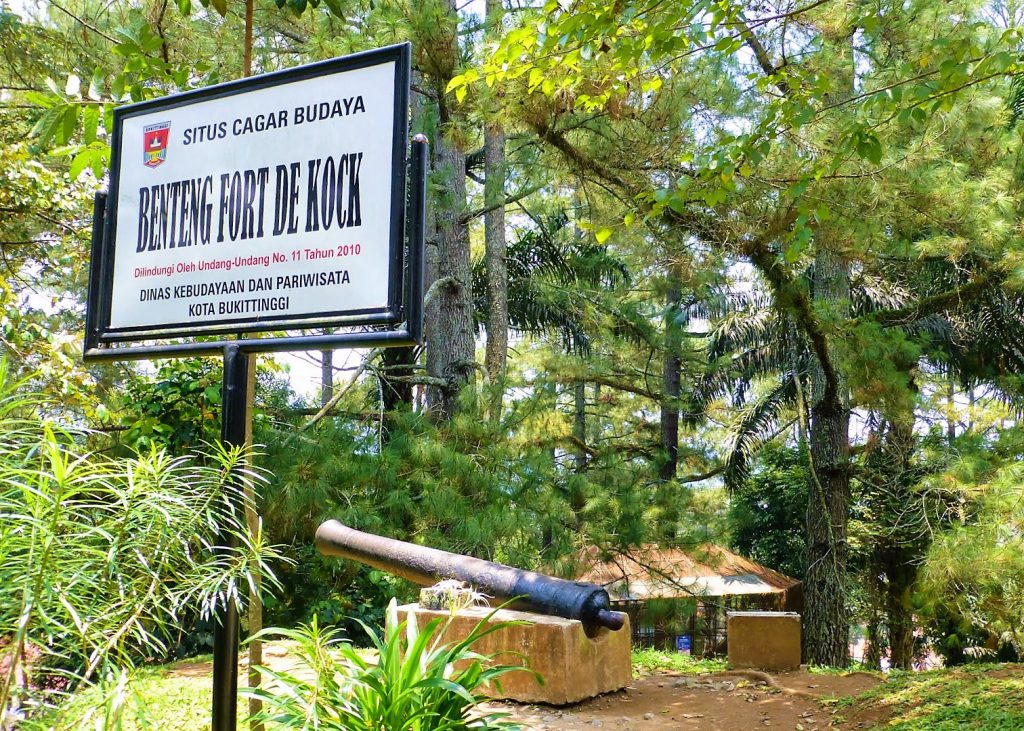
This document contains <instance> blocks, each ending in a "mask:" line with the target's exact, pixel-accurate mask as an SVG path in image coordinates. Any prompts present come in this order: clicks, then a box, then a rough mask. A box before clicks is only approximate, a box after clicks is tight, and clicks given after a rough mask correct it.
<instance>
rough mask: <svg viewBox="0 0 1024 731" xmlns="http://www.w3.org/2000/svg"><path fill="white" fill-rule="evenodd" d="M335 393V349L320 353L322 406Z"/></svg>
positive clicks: (321, 406)
mask: <svg viewBox="0 0 1024 731" xmlns="http://www.w3.org/2000/svg"><path fill="white" fill-rule="evenodd" d="M324 332H325V333H326V332H327V331H326V330H325V331H324ZM333 395H334V351H333V350H324V351H322V352H321V353H320V408H323V407H324V406H326V405H327V402H328V401H330V400H331V396H333Z"/></svg>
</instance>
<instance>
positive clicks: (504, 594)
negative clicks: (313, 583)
mask: <svg viewBox="0 0 1024 731" xmlns="http://www.w3.org/2000/svg"><path fill="white" fill-rule="evenodd" d="M316 547H317V548H318V549H319V550H320V553H322V554H324V555H326V556H339V557H341V558H348V559H352V560H353V561H359V562H360V563H364V564H366V565H368V566H373V567H374V568H377V569H381V570H382V571H387V572H388V573H389V574H394V575H395V576H400V577H401V578H403V579H408V580H409V581H411V582H413V583H415V584H419V585H420V586H430V585H432V584H434V583H436V582H438V581H441V580H443V579H458V580H459V581H465V582H467V583H469V584H472V585H473V586H475V587H477V588H478V589H480V590H481V591H482V592H484V593H485V594H488V595H489V596H492V597H494V598H495V599H498V600H508V599H513V598H514V599H516V606H517V607H518V608H522V609H525V610H527V611H532V612H539V613H541V614H551V615H555V616H558V617H565V618H567V619H578V620H580V621H581V622H583V624H584V625H585V626H587V627H588V628H593V627H607V628H609V629H612V630H617V629H620V628H621V627H622V625H623V623H624V622H625V616H626V615H624V614H623V613H622V612H613V611H612V610H611V605H610V602H609V600H608V592H606V591H605V590H604V589H602V588H601V587H600V586H597V585H596V584H588V583H585V582H582V581H566V580H565V579H556V578H554V577H551V576H544V575H543V574H537V573H534V572H532V571H523V570H522V569H514V568H512V567H511V566H504V565H502V564H500V563H494V562H492V561H484V560H483V559H479V558H473V557H471V556H462V555H460V554H457V553H449V552H448V551H439V550H437V549H436V548H427V547H425V546H417V545H415V544H413V543H406V542H405V541H396V540H395V539H393V538H385V537H384V536H377V535H373V534H372V533H363V532H362V531H358V530H355V529H353V528H349V527H348V526H346V525H342V524H341V523H339V522H338V521H336V520H328V521H327V522H326V523H324V524H323V525H321V526H320V527H319V528H318V529H317V532H316Z"/></svg>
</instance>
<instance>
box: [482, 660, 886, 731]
mask: <svg viewBox="0 0 1024 731" xmlns="http://www.w3.org/2000/svg"><path fill="white" fill-rule="evenodd" d="M878 682H879V681H878V679H877V678H875V677H873V676H870V675H867V674H861V673H858V674H854V675H848V676H830V675H811V674H809V673H805V672H796V673H783V674H779V675H773V676H765V675H763V674H759V673H743V674H738V673H729V672H724V673H716V674H713V675H702V676H692V675H690V676H680V675H669V674H655V675H649V676H647V677H644V678H638V679H636V680H635V681H634V682H633V685H631V686H630V687H629V688H627V689H626V690H623V691H620V692H618V693H611V694H609V695H606V696H602V697H601V698H595V699H593V700H590V701H586V702H584V703H580V704H578V705H576V706H571V707H568V708H552V707H545V706H523V705H517V704H511V703H494V704H491V706H490V707H492V708H495V709H498V710H503V711H506V712H508V713H510V714H511V715H512V718H514V719H516V720H517V721H519V722H521V723H523V724H524V725H525V726H527V727H528V728H530V729H534V730H535V731H584V730H586V731H592V730H593V729H594V728H595V727H603V728H606V729H615V731H655V730H657V731H663V730H668V729H673V730H677V729H678V730H679V731H690V730H694V731H695V730H696V729H706V730H707V731H752V730H755V729H762V728H776V729H787V730H789V729H795V730H796V731H814V730H815V729H825V728H828V727H829V725H830V723H831V716H830V715H829V713H828V712H827V711H825V710H824V709H823V708H822V707H821V705H820V704H819V703H818V700H817V699H818V698H824V697H827V696H837V695H852V694H855V693H859V692H862V691H864V690H867V689H868V688H870V687H872V686H873V685H875V684H876V683H878Z"/></svg>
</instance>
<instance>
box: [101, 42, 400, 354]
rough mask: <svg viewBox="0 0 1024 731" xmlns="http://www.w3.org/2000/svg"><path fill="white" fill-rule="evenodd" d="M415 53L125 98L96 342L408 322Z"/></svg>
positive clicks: (391, 52)
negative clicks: (406, 260) (411, 96)
mask: <svg viewBox="0 0 1024 731" xmlns="http://www.w3.org/2000/svg"><path fill="white" fill-rule="evenodd" d="M409 57H410V54H409V46H408V44H405V45H400V46H392V47H389V48H383V49H379V50H376V51H371V52H368V53H363V54H356V55H354V56H348V57H345V58H342V59H336V60H333V61H326V62H323V63H319V64H313V65H309V66H303V67H299V68H296V69H290V70H286V71H282V72H277V73H272V74H265V75H262V76H259V77H254V78H252V79H245V80H242V81H238V82H232V83H228V84H221V85H219V86H214V87H210V88H207V89H201V90H198V91H195V92H189V93H186V94H179V95H174V96H169V97H164V98H161V99H155V100H152V101H147V102H142V103H139V104H133V105H130V106H126V107H122V108H120V109H117V110H115V112H114V126H113V136H112V154H111V181H110V192H109V195H108V197H107V209H106V214H105V219H106V221H105V225H104V236H103V240H102V244H101V246H100V247H99V250H98V252H96V253H97V254H98V257H94V258H98V261H94V266H98V267H99V270H98V273H97V275H95V276H94V284H95V285H96V286H95V290H96V291H92V290H93V288H90V298H89V299H90V301H89V307H90V310H91V311H93V310H94V313H92V314H91V317H90V319H91V320H92V321H93V322H92V324H93V328H94V332H93V333H91V335H92V336H93V337H92V339H93V340H94V342H96V343H103V342H117V341H127V340H135V339H146V338H148V339H152V338H156V337H170V336H188V335H200V334H210V333H218V334H240V333H244V332H251V331H258V330H268V329H288V328H291V329H296V328H319V327H327V326H333V325H343V324H363V325H366V324H395V323H398V322H400V321H402V319H403V318H404V317H405V313H404V311H403V304H404V302H403V293H404V288H403V262H404V251H403V250H404V234H405V231H404V227H405V199H406V189H405V183H406V148H407V143H408V140H407V128H408V109H409V107H408V96H409V92H408V88H409Z"/></svg>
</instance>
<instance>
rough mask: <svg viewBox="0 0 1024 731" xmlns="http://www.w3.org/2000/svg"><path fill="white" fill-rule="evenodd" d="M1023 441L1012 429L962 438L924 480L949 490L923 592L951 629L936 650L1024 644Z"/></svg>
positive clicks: (974, 654)
mask: <svg viewBox="0 0 1024 731" xmlns="http://www.w3.org/2000/svg"><path fill="white" fill-rule="evenodd" d="M972 442H973V443H972ZM1022 446H1024V442H1022V440H1021V434H1020V431H1019V429H1016V428H1014V429H1007V430H1005V431H1003V432H1002V434H1001V435H1000V437H999V438H998V439H997V440H995V441H989V440H984V439H978V438H977V437H974V438H973V439H965V440H963V441H961V442H960V443H959V444H958V445H957V447H958V451H959V454H958V455H957V458H956V459H955V460H954V461H953V463H952V464H951V465H950V466H949V468H948V469H947V470H945V471H943V472H939V473H937V474H936V475H933V476H931V477H929V478H928V479H926V480H925V481H924V482H923V483H922V489H924V490H931V491H936V490H943V491H947V492H948V495H949V497H948V498H947V500H948V504H949V506H950V515H949V520H950V523H951V525H950V527H949V528H948V529H947V530H945V531H943V532H942V533H940V534H938V535H937V536H936V537H935V541H934V543H933V544H932V546H931V549H930V551H929V553H928V561H927V563H926V564H925V568H924V575H923V583H922V593H923V595H924V598H925V599H926V600H927V606H929V607H931V612H930V613H931V614H932V616H933V617H934V621H935V622H936V623H937V625H938V626H939V627H945V628H949V629H952V630H953V632H951V633H950V634H948V635H947V636H946V638H945V641H944V643H943V644H942V649H944V650H946V651H947V652H948V653H949V654H950V655H951V657H952V658H953V659H954V660H955V659H957V658H959V657H963V656H964V655H966V656H967V657H971V658H974V659H985V658H986V657H992V656H993V655H994V653H995V652H996V651H998V650H999V648H1000V646H1001V645H1011V646H1012V647H1014V648H1015V649H1016V651H1017V652H1018V653H1020V652H1021V650H1022V649H1024V637H1022V635H1021V633H1020V627H1021V626H1022V625H1024V587H1022V586H1021V576H1024V538H1022V535H1024V533H1022V531H1021V528H1022V526H1024V513H1022V506H1024V493H1022V489H1024V488H1022V485H1024V467H1022V466H1021V461H1020V460H1021V457H1022V454H1024V451H1022ZM947 631H948V629H947Z"/></svg>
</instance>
